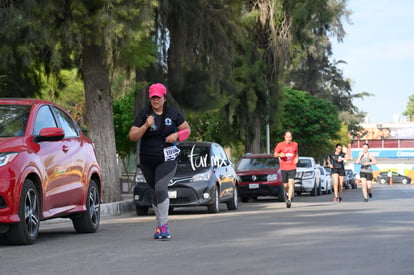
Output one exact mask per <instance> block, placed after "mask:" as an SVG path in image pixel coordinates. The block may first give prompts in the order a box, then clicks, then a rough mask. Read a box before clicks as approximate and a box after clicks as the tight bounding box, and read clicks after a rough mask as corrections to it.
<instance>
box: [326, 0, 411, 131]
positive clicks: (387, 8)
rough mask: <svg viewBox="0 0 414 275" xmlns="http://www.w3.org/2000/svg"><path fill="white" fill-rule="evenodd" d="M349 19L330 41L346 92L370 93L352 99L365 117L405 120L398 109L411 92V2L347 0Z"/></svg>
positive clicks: (373, 120) (404, 105) (378, 120)
mask: <svg viewBox="0 0 414 275" xmlns="http://www.w3.org/2000/svg"><path fill="white" fill-rule="evenodd" d="M347 7H348V9H349V10H351V12H352V14H351V16H350V21H351V22H350V24H349V23H347V22H346V21H345V20H344V21H343V25H344V28H345V31H346V36H345V37H344V39H343V42H342V43H339V44H338V43H336V39H335V41H333V39H332V42H333V59H335V60H337V61H338V60H343V61H345V62H346V63H347V64H344V65H341V66H339V67H340V68H341V69H342V70H343V74H344V77H346V78H350V79H351V83H352V93H358V92H363V91H365V92H369V93H371V94H374V96H371V97H365V98H364V99H363V100H357V99H354V101H353V103H354V105H356V106H357V107H358V108H359V110H362V111H364V112H367V113H368V116H367V120H366V122H369V123H388V122H405V121H406V117H405V116H403V115H402V113H403V112H404V111H405V110H406V108H407V103H408V100H409V96H410V95H414V85H413V82H414V15H413V13H414V1H413V0H348V1H347Z"/></svg>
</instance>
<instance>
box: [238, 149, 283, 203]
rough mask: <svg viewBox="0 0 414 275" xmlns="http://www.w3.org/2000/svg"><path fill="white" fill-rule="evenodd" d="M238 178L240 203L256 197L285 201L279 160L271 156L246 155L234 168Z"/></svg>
mask: <svg viewBox="0 0 414 275" xmlns="http://www.w3.org/2000/svg"><path fill="white" fill-rule="evenodd" d="M236 173H237V175H238V176H239V177H240V183H239V196H240V199H241V201H242V202H247V201H248V200H249V198H257V197H258V196H277V197H278V199H279V201H281V202H284V201H285V191H284V188H283V182H282V175H281V172H280V167H279V158H275V157H274V156H273V155H271V154H246V155H244V156H243V157H242V158H241V159H240V161H239V163H238V164H237V167H236Z"/></svg>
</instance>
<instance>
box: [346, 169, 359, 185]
mask: <svg viewBox="0 0 414 275" xmlns="http://www.w3.org/2000/svg"><path fill="white" fill-rule="evenodd" d="M355 176H356V174H355V173H354V171H352V170H351V169H345V176H344V184H343V187H344V188H345V189H351V188H352V189H357V185H356V182H355Z"/></svg>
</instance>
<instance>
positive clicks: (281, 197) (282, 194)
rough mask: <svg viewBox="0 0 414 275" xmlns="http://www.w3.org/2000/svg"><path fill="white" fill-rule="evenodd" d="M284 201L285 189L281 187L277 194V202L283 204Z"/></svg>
mask: <svg viewBox="0 0 414 275" xmlns="http://www.w3.org/2000/svg"><path fill="white" fill-rule="evenodd" d="M285 199H286V192H285V188H283V186H280V187H279V194H278V201H279V202H285Z"/></svg>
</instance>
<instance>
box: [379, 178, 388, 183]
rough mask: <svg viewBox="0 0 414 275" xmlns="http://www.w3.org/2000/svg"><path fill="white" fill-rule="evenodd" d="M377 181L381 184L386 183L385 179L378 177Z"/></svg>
mask: <svg viewBox="0 0 414 275" xmlns="http://www.w3.org/2000/svg"><path fill="white" fill-rule="evenodd" d="M379 182H380V183H381V184H386V183H387V181H386V180H385V179H380V180H379Z"/></svg>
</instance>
